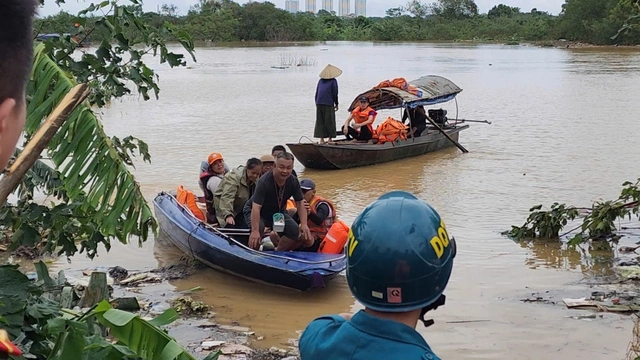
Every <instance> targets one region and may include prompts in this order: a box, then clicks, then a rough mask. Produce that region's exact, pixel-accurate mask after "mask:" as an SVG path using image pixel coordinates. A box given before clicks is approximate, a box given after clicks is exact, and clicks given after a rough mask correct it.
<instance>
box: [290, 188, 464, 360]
mask: <svg viewBox="0 0 640 360" xmlns="http://www.w3.org/2000/svg"><path fill="white" fill-rule="evenodd" d="M346 249H347V250H346V253H347V269H346V275H347V283H348V285H349V289H350V290H351V293H352V294H353V296H354V297H355V298H356V300H358V302H360V303H361V304H363V305H364V310H360V311H358V312H357V313H356V314H354V315H351V314H339V315H327V316H322V317H319V318H317V319H315V320H313V321H312V322H311V323H309V325H307V327H306V329H305V330H304V332H303V333H302V336H301V337H300V341H299V350H300V358H301V359H302V360H315V359H367V360H383V359H384V360H386V359H435V360H437V359H439V358H438V357H437V356H436V355H435V354H434V352H433V351H432V350H431V348H430V347H429V345H428V344H427V342H426V341H425V340H424V338H423V337H422V335H420V334H419V333H418V332H417V331H416V330H415V328H416V326H417V324H418V320H420V321H422V322H423V324H424V325H425V326H430V325H432V324H433V320H425V318H424V317H425V315H426V313H427V312H429V311H431V310H435V309H436V308H437V307H438V306H441V305H444V302H445V296H444V295H443V292H444V290H445V288H446V286H447V284H448V282H449V278H450V276H451V271H452V269H453V260H454V258H455V256H456V243H455V240H454V239H453V237H451V238H450V237H449V235H448V233H447V230H446V227H445V225H444V222H443V221H442V219H441V218H440V216H439V215H438V213H437V212H436V211H435V210H434V209H433V208H432V207H431V206H429V205H428V204H427V203H425V202H423V201H421V200H419V199H418V198H416V197H415V196H413V195H412V194H409V193H407V192H404V191H392V192H389V193H387V194H384V195H383V196H381V197H380V198H378V199H377V200H376V201H374V202H372V203H371V204H369V205H368V206H367V207H366V208H365V209H364V210H363V211H362V213H360V215H358V217H357V218H356V219H355V221H354V222H353V225H352V226H351V231H350V232H349V242H348V243H347V245H346Z"/></svg>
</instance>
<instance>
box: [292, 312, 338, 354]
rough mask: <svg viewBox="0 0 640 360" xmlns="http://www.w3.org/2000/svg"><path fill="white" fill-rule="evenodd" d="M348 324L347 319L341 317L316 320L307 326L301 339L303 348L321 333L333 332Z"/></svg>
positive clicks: (335, 316)
mask: <svg viewBox="0 0 640 360" xmlns="http://www.w3.org/2000/svg"><path fill="white" fill-rule="evenodd" d="M345 322H346V320H345V318H343V317H342V316H339V315H325V316H321V317H318V318H315V319H314V320H313V321H311V322H310V323H309V325H307V327H306V328H305V329H304V331H303V332H302V335H301V337H300V345H301V346H303V344H305V343H306V342H307V341H313V339H315V338H316V337H317V336H319V335H320V334H321V333H323V332H326V331H329V332H333V331H335V329H337V328H339V327H340V326H342V324H344V323H345Z"/></svg>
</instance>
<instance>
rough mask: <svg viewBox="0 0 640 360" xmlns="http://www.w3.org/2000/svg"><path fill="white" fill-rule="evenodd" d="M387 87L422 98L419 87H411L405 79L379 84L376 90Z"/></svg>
mask: <svg viewBox="0 0 640 360" xmlns="http://www.w3.org/2000/svg"><path fill="white" fill-rule="evenodd" d="M385 87H395V88H398V89H401V90H404V91H406V92H408V93H411V94H413V95H415V96H417V97H422V91H420V90H419V89H418V88H417V87H415V86H412V85H409V83H408V82H407V80H405V79H404V78H395V79H393V80H385V81H382V82H381V83H379V84H378V85H377V86H375V87H374V89H380V88H385Z"/></svg>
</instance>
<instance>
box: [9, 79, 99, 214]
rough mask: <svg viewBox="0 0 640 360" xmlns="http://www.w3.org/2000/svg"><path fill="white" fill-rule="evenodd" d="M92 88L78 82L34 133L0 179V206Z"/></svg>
mask: <svg viewBox="0 0 640 360" xmlns="http://www.w3.org/2000/svg"><path fill="white" fill-rule="evenodd" d="M90 93H91V90H90V89H89V86H88V85H87V84H78V85H76V86H75V87H74V88H73V89H71V91H70V92H69V93H68V94H67V95H66V96H65V97H64V98H63V99H62V101H61V102H60V103H59V104H58V106H56V108H55V109H54V110H53V112H52V113H51V114H49V117H47V119H46V120H45V121H44V123H42V125H41V126H40V128H39V129H38V131H36V133H35V134H34V135H33V137H32V138H31V140H30V141H29V143H28V144H27V146H25V148H24V150H22V153H20V155H19V156H18V157H17V158H16V160H15V162H14V163H13V165H11V167H10V168H9V171H8V172H7V173H6V174H4V176H3V178H2V180H0V206H2V205H3V204H4V203H5V201H7V197H9V194H11V193H12V192H13V190H15V188H16V187H17V186H18V184H20V181H21V180H22V178H23V177H24V174H26V173H27V171H28V170H29V169H30V168H31V166H33V164H34V163H35V162H36V160H38V158H39V157H40V154H41V153H42V150H44V149H45V148H46V147H47V145H48V144H49V142H50V141H51V139H52V138H53V136H54V135H55V134H56V133H57V132H58V130H59V129H60V127H61V126H62V124H63V123H64V122H65V121H67V119H68V118H69V116H71V113H72V112H73V111H74V110H75V109H76V108H77V107H78V106H79V105H80V104H82V102H83V101H84V99H86V98H87V96H89V94H90Z"/></svg>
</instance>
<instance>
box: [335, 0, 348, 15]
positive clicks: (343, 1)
mask: <svg viewBox="0 0 640 360" xmlns="http://www.w3.org/2000/svg"><path fill="white" fill-rule="evenodd" d="M338 1H340V7H338V15H340V16H348V15H349V11H350V10H351V7H350V3H349V1H350V0H338Z"/></svg>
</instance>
